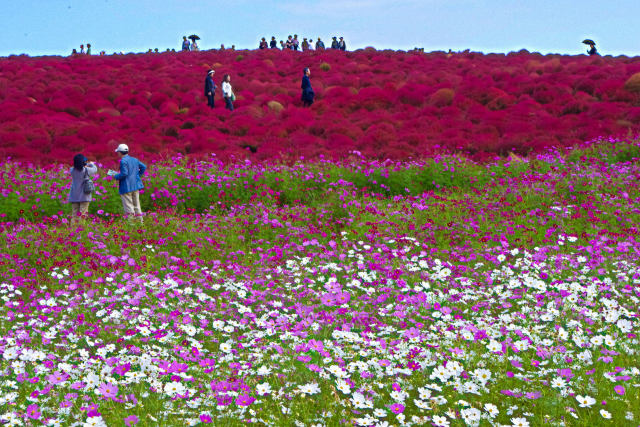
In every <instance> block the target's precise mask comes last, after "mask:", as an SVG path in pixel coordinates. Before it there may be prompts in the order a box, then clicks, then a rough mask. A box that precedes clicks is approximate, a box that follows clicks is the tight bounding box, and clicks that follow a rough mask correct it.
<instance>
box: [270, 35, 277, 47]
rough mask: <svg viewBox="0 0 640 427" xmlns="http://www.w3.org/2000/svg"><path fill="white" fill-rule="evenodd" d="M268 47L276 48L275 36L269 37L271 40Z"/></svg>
mask: <svg viewBox="0 0 640 427" xmlns="http://www.w3.org/2000/svg"><path fill="white" fill-rule="evenodd" d="M269 48H270V49H277V48H278V42H277V41H276V38H275V37H271V41H270V42H269Z"/></svg>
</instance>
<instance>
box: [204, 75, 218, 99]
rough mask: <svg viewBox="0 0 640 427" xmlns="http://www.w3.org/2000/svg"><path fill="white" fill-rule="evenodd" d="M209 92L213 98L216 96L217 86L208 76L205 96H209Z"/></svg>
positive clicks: (205, 82) (205, 84) (205, 81)
mask: <svg viewBox="0 0 640 427" xmlns="http://www.w3.org/2000/svg"><path fill="white" fill-rule="evenodd" d="M209 92H211V96H215V95H216V84H215V83H214V82H213V79H212V78H211V76H207V78H206V79H204V96H209Z"/></svg>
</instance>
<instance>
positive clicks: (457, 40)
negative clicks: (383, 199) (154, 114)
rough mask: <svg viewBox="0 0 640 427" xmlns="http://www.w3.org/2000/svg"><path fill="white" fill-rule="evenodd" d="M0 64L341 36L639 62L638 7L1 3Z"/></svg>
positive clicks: (630, 3) (460, 1)
mask: <svg viewBox="0 0 640 427" xmlns="http://www.w3.org/2000/svg"><path fill="white" fill-rule="evenodd" d="M2 3H3V5H2V7H1V8H0V10H1V12H0V13H1V14H2V15H3V19H2V21H3V22H2V25H1V26H0V56H8V55H12V54H27V55H30V56H40V55H68V54H70V53H71V51H72V49H74V48H76V49H79V46H80V45H81V44H86V43H91V45H92V50H93V53H94V54H96V53H98V52H99V51H101V50H104V51H106V52H107V53H108V54H111V53H113V52H125V53H127V52H144V51H147V50H148V49H149V48H158V49H160V50H161V51H164V50H166V49H167V48H174V49H176V50H178V49H180V45H181V41H182V36H184V35H187V36H188V35H190V34H194V33H195V34H198V35H199V36H200V37H201V38H202V40H201V41H200V42H199V45H200V48H201V49H211V48H219V47H220V45H221V44H224V45H225V46H227V47H229V46H231V45H232V44H233V45H235V46H236V49H253V48H255V47H256V46H257V44H258V42H259V40H260V38H261V37H267V40H269V39H270V38H271V36H276V38H277V39H278V40H281V39H286V37H287V35H289V34H298V35H299V37H300V38H302V37H313V38H314V39H316V38H317V37H321V38H322V39H323V40H324V41H325V42H326V41H330V40H331V37H332V36H343V37H344V38H345V40H346V42H347V47H348V49H349V50H352V49H358V48H363V47H367V46H373V47H375V48H378V49H395V50H408V49H412V48H414V47H420V48H424V49H425V51H434V50H445V51H446V50H448V49H453V50H454V51H461V50H465V49H471V50H472V51H478V52H485V53H489V52H503V53H507V52H510V51H518V50H520V49H527V50H529V51H530V52H540V53H543V54H546V53H562V54H580V53H584V52H585V51H586V46H585V45H583V44H581V41H582V40H583V39H585V38H590V39H593V40H595V41H596V43H597V47H598V50H599V51H600V52H601V53H602V54H603V55H608V54H610V55H627V56H636V55H640V25H638V16H640V1H638V0H612V1H605V0H601V1H592V0H583V1H569V0H555V1H551V0H322V1H316V0H299V1H291V0H281V1H272V0H257V1H254V0H251V1H249V0H227V1H217V0H190V1H177V0H176V1H172V0H64V1H63V0H20V1H10V0H3V2H2Z"/></svg>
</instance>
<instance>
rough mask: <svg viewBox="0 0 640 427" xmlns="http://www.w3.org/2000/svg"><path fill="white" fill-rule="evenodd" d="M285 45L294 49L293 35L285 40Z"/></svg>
mask: <svg viewBox="0 0 640 427" xmlns="http://www.w3.org/2000/svg"><path fill="white" fill-rule="evenodd" d="M284 45H285V47H286V48H287V49H293V37H291V36H289V37H287V41H286V42H284Z"/></svg>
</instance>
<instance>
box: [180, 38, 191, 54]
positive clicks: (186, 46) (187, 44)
mask: <svg viewBox="0 0 640 427" xmlns="http://www.w3.org/2000/svg"><path fill="white" fill-rule="evenodd" d="M189 50H191V42H189V40H187V36H182V51H183V52H188V51H189Z"/></svg>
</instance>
